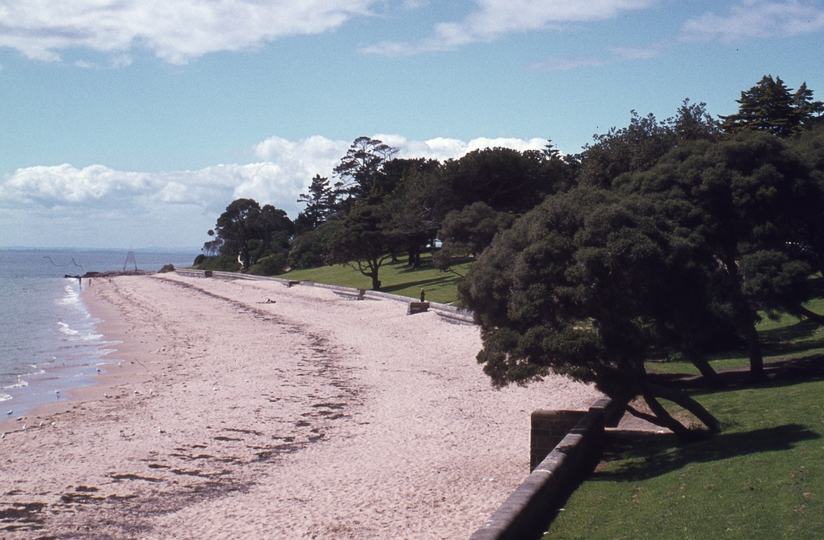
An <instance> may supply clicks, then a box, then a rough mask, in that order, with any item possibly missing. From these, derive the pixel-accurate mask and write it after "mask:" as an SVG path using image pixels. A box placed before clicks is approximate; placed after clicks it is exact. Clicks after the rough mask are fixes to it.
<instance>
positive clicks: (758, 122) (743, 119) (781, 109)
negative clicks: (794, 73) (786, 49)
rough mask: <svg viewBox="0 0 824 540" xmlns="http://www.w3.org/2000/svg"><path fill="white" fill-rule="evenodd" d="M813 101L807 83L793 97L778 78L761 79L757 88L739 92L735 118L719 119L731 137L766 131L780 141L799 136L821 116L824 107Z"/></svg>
mask: <svg viewBox="0 0 824 540" xmlns="http://www.w3.org/2000/svg"><path fill="white" fill-rule="evenodd" d="M812 97H813V92H812V90H810V89H808V88H807V83H803V84H802V85H801V87H800V88H799V89H798V90H797V91H796V92H795V93H792V90H791V89H789V88H787V86H786V85H785V84H784V81H782V80H781V78H780V77H776V78H775V79H773V77H772V75H764V77H762V78H761V80H760V81H758V84H756V85H755V86H753V87H752V88H750V89H749V90H746V91H744V92H741V99H737V100H736V102H737V103H738V104H739V107H738V112H737V113H736V114H731V115H729V116H721V117H720V118H721V120H723V122H722V124H721V128H722V129H723V130H724V132H725V133H728V134H731V135H732V134H735V133H739V132H741V131H766V132H767V133H770V134H772V135H776V136H779V137H792V136H794V135H798V134H799V133H800V132H801V131H802V130H803V129H804V128H805V126H808V125H809V124H810V123H811V122H812V121H813V120H814V119H815V118H816V117H817V116H819V115H820V114H821V113H822V112H824V103H822V102H820V101H813V100H812Z"/></svg>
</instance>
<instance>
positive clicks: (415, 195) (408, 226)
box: [381, 159, 445, 268]
mask: <svg viewBox="0 0 824 540" xmlns="http://www.w3.org/2000/svg"><path fill="white" fill-rule="evenodd" d="M439 168H440V163H439V162H438V161H436V160H431V159H414V160H412V159H392V160H390V161H387V162H386V163H385V164H384V167H383V171H382V176H383V177H384V179H383V180H382V183H383V184H384V185H385V186H386V187H387V188H388V187H390V186H391V188H392V191H391V193H389V194H388V195H387V196H385V197H383V198H382V203H381V204H382V205H383V206H384V207H385V208H386V210H387V212H389V215H391V216H392V219H391V224H390V228H391V230H392V233H393V234H394V235H395V236H396V237H397V239H398V240H399V242H400V243H401V244H402V245H401V244H399V248H400V247H405V248H406V252H407V255H408V257H409V258H408V264H409V266H411V267H413V268H418V267H420V265H421V252H422V251H423V250H424V249H425V247H426V245H427V244H428V243H430V242H432V241H433V240H434V238H435V235H436V233H437V230H438V227H439V226H440V223H441V220H442V219H443V215H444V210H443V207H444V201H445V197H444V196H443V193H442V189H441V188H442V186H441V185H440V184H439V183H438V178H439V177H438V176H437V171H438V169H439Z"/></svg>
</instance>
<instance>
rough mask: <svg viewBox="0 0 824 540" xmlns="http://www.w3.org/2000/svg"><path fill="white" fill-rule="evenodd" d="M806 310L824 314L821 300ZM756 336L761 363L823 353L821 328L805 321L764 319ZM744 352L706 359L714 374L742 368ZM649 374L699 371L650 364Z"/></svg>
mask: <svg viewBox="0 0 824 540" xmlns="http://www.w3.org/2000/svg"><path fill="white" fill-rule="evenodd" d="M804 305H805V306H806V307H807V309H809V310H811V311H814V312H816V313H824V298H816V299H814V300H812V301H810V302H807V303H806V304H804ZM757 328H758V337H759V340H760V342H761V351H762V354H763V356H764V361H765V362H769V361H770V360H775V359H778V358H801V357H804V356H810V355H813V354H824V328H821V327H820V326H818V325H817V324H815V323H813V322H810V321H808V320H806V319H798V318H796V317H793V316H792V315H784V316H782V317H781V318H780V319H779V320H777V321H772V320H770V319H768V318H766V317H764V319H763V320H762V321H761V322H760V323H759V324H758V325H757ZM743 354H744V351H729V352H726V353H721V354H716V355H714V356H713V357H712V358H710V364H711V365H712V367H713V368H714V369H715V370H716V371H722V370H725V369H734V368H740V367H746V366H748V365H749V364H750V362H749V359H748V358H747V357H746V356H742V355H743ZM648 369H649V370H650V371H662V372H665V373H673V374H684V375H698V374H699V372H698V370H697V369H696V368H695V366H693V365H692V364H691V363H689V362H650V363H649V365H648Z"/></svg>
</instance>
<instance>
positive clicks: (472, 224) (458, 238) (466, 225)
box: [435, 202, 515, 270]
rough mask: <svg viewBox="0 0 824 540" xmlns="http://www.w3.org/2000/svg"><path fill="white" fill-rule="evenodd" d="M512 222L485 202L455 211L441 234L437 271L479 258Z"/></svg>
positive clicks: (508, 214)
mask: <svg viewBox="0 0 824 540" xmlns="http://www.w3.org/2000/svg"><path fill="white" fill-rule="evenodd" d="M513 221H515V216H513V215H512V214H510V213H507V212H496V211H495V210H493V209H492V208H491V207H490V206H489V205H488V204H486V203H483V202H476V203H473V204H470V205H469V206H467V207H465V208H464V209H463V210H453V211H452V212H450V213H449V214H447V215H446V217H445V218H444V220H443V224H442V225H441V229H440V231H438V238H439V239H440V240H441V242H442V247H441V250H440V251H439V252H438V253H437V254H436V256H435V267H436V268H440V269H442V270H445V269H447V268H449V267H450V266H451V264H452V262H453V260H455V259H460V258H461V257H466V256H468V255H469V256H472V257H476V256H477V255H479V254H480V253H481V252H482V251H483V250H484V249H486V248H487V246H489V245H490V244H491V243H492V239H493V238H494V237H495V235H496V234H498V233H499V232H501V231H504V230H506V229H508V228H509V227H510V226H512V222H513Z"/></svg>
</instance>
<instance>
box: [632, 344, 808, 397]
mask: <svg viewBox="0 0 824 540" xmlns="http://www.w3.org/2000/svg"><path fill="white" fill-rule="evenodd" d="M764 374H765V375H766V379H765V380H764V381H756V382H753V380H752V378H751V377H750V368H749V366H747V367H742V368H736V369H727V370H723V371H719V372H718V375H719V376H720V377H721V378H722V379H723V380H724V382H725V383H726V385H727V386H726V388H724V389H721V391H723V390H730V389H733V388H747V387H759V388H762V387H765V386H788V385H792V384H798V383H803V382H810V381H820V380H824V354H813V355H810V356H804V357H801V358H790V359H786V360H772V361H770V362H765V363H764ZM647 377H648V379H649V380H650V381H651V382H655V383H656V384H661V385H665V386H670V387H674V388H681V389H683V390H688V389H692V390H699V392H697V393H696V394H701V393H706V392H708V391H709V392H715V391H718V389H717V388H713V387H712V386H711V385H709V384H707V381H706V380H705V379H704V378H703V377H702V376H701V375H687V374H683V373H660V372H654V373H652V372H651V373H648V374H647Z"/></svg>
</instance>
